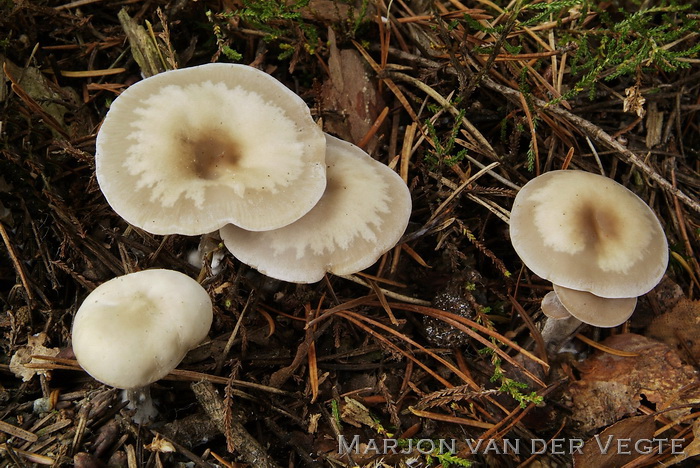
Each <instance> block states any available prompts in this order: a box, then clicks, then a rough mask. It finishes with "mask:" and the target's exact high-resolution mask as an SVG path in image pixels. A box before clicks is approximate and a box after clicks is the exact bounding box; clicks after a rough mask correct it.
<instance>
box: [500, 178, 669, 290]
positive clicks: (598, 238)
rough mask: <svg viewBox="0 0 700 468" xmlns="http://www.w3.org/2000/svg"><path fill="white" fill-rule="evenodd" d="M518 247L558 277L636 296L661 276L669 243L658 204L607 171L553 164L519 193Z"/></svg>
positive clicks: (535, 267)
mask: <svg viewBox="0 0 700 468" xmlns="http://www.w3.org/2000/svg"><path fill="white" fill-rule="evenodd" d="M510 236H511V241H512V242H513V248H514V249H515V251H516V252H517V253H518V255H519V256H520V258H521V259H522V260H523V262H524V263H525V265H527V267H528V268H530V269H531V270H532V271H533V272H535V273H536V274H537V275H539V276H541V277H542V278H545V279H548V280H549V281H551V282H552V283H554V284H558V285H561V286H565V287H567V288H571V289H576V290H579V291H588V292H591V293H593V294H595V295H597V296H601V297H635V296H639V295H642V294H644V293H646V292H648V291H649V290H650V289H651V288H653V287H654V286H656V284H657V283H658V282H659V281H660V280H661V277H662V276H663V274H664V272H665V271H666V266H667V264H668V245H667V242H666V236H664V232H663V229H662V228H661V224H660V223H659V221H658V219H657V218H656V216H655V215H654V213H653V211H651V209H650V208H649V207H648V206H647V205H646V203H644V202H643V201H642V200H641V199H640V198H639V197H637V196H636V195H635V194H634V193H632V192H630V191H629V190H627V189H626V188H625V187H623V186H622V185H620V184H618V183H617V182H615V181H614V180H612V179H609V178H607V177H603V176H599V175H596V174H591V173H588V172H583V171H552V172H548V173H546V174H543V175H541V176H539V177H536V178H534V179H532V180H531V181H530V182H528V183H527V184H526V185H525V186H524V187H523V188H522V189H521V190H520V191H519V192H518V195H517V196H516V197H515V202H514V204H513V210H512V211H511V217H510Z"/></svg>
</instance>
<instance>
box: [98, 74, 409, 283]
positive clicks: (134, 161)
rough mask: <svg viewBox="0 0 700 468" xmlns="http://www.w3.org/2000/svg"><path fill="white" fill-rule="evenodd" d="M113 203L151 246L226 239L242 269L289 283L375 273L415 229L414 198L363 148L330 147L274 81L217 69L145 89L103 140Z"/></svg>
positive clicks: (101, 169)
mask: <svg viewBox="0 0 700 468" xmlns="http://www.w3.org/2000/svg"><path fill="white" fill-rule="evenodd" d="M95 164H96V174H97V180H98V182H99V184H100V189H101V190H102V192H103V193H104V195H105V198H106V199H107V201H108V203H109V204H110V205H111V206H112V208H113V209H114V211H116V212H117V214H119V215H120V216H121V217H122V218H124V219H125V220H126V221H128V222H129V223H131V224H133V225H134V226H137V227H139V228H142V229H144V230H145V231H148V232H150V233H153V234H185V235H198V234H206V233H210V232H214V231H216V230H219V233H220V235H221V237H222V239H223V241H224V244H225V245H226V247H227V248H228V249H229V250H230V251H231V252H232V253H233V255H234V256H235V257H237V258H238V259H239V260H241V261H242V262H244V263H246V264H248V265H250V266H252V267H253V268H256V269H257V270H259V271H260V272H261V273H263V274H265V275H267V276H270V277H273V278H277V279H280V280H284V281H290V282H296V283H314V282H317V281H319V280H321V279H322V278H323V276H324V274H325V273H326V272H332V273H335V274H338V275H344V274H350V273H355V272H357V271H360V270H363V269H365V268H367V267H369V266H370V265H372V264H373V263H374V262H376V260H377V259H378V258H379V257H380V256H381V255H382V254H383V253H384V252H386V251H388V250H389V249H391V248H392V247H393V246H394V245H395V244H396V243H397V242H398V241H399V239H400V237H401V235H402V234H403V232H404V231H405V229H406V226H407V225H408V218H409V215H410V213H411V197H410V193H409V191H408V187H407V186H406V184H405V183H404V181H403V180H402V179H401V177H400V176H399V175H398V174H396V173H395V172H394V171H393V170H391V169H390V168H389V167H387V166H385V165H384V164H381V163H380V162H378V161H376V160H374V159H373V158H372V157H370V156H369V155H368V154H367V153H365V152H364V151H362V150H361V149H360V148H358V147H357V146H354V145H352V144H350V143H347V142H345V141H342V140H339V139H337V138H335V137H332V136H330V135H326V134H324V133H323V131H322V130H321V129H320V128H319V126H318V125H317V124H316V122H314V120H313V119H312V117H311V113H310V111H309V108H308V107H307V106H306V104H305V103H304V101H303V100H302V99H301V98H300V97H299V96H297V95H296V94H294V93H293V92H292V91H290V90H289V89H288V88H287V87H285V86H284V85H283V84H282V83H280V82H278V81H277V80H275V79H274V78H272V77H271V76H270V75H268V74H266V73H264V72H262V71H260V70H258V69H256V68H253V67H249V66H246V65H237V64H225V63H213V64H207V65H201V66H197V67H192V68H185V69H181V70H174V71H169V72H165V73H161V74H159V75H155V76H153V77H151V78H148V79H145V80H143V81H140V82H138V83H136V84H135V85H133V86H131V87H130V88H128V89H127V90H126V91H124V92H123V93H122V94H121V95H120V96H119V98H117V99H116V100H115V101H114V103H113V104H112V106H111V108H110V111H109V112H108V114H107V116H106V117H105V120H104V123H103V124H102V127H101V129H100V132H99V134H98V136H97V153H96V155H95Z"/></svg>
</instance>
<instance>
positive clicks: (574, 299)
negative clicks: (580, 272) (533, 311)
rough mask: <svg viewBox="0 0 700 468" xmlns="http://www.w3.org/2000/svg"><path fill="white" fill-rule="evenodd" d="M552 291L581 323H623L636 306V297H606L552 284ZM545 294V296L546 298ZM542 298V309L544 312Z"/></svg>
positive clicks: (594, 324) (613, 325) (612, 325)
mask: <svg viewBox="0 0 700 468" xmlns="http://www.w3.org/2000/svg"><path fill="white" fill-rule="evenodd" d="M554 293H555V294H556V297H557V298H558V300H559V301H560V303H561V304H562V306H563V307H564V308H565V309H566V310H567V311H568V312H569V313H570V314H571V315H573V316H574V317H576V318H577V319H579V320H580V321H581V322H583V323H587V324H589V325H593V326H596V327H603V328H610V327H616V326H618V325H620V324H621V323H624V322H625V321H626V320H627V319H628V318H630V317H631V316H632V313H633V312H634V308H635V307H636V306H637V298H636V297H620V298H607V297H600V296H596V295H595V294H591V293H589V292H586V291H576V290H575V289H569V288H565V287H563V286H559V285H556V284H555V285H554ZM546 297H547V296H545V298H546ZM544 308H545V306H544V300H543V301H542V311H543V312H544Z"/></svg>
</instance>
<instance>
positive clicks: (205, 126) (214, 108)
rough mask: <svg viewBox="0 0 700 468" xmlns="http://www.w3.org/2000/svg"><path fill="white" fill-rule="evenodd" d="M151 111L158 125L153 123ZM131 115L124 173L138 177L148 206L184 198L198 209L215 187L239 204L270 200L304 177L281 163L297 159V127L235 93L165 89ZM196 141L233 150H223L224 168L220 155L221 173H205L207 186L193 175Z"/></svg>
mask: <svg viewBox="0 0 700 468" xmlns="http://www.w3.org/2000/svg"><path fill="white" fill-rule="evenodd" d="M192 103H197V105H192ZM155 109H157V110H158V114H159V115H161V117H160V118H157V119H154V118H153V114H154V110H155ZM246 110H249V111H246ZM134 113H135V114H136V116H138V119H137V120H135V121H133V122H132V123H131V127H132V129H133V133H132V134H131V136H130V138H129V140H130V142H129V143H130V146H129V150H128V154H129V156H128V158H127V159H126V161H125V162H124V166H125V167H126V168H127V170H128V171H129V173H130V174H132V175H135V176H138V183H137V187H138V188H144V187H149V188H150V192H151V196H150V200H151V201H153V202H159V203H160V204H162V205H163V206H166V207H169V206H173V205H174V204H175V203H176V202H177V201H178V199H180V197H182V196H185V197H187V198H189V199H191V200H192V201H193V202H194V203H195V206H196V207H197V208H198V209H202V208H204V203H205V196H204V195H205V190H206V189H207V188H208V187H217V186H220V185H222V184H224V185H228V186H229V187H231V188H232V189H233V190H234V192H235V193H236V195H238V196H240V197H243V196H245V194H246V189H249V190H263V189H264V190H269V191H271V192H272V193H275V192H276V191H277V188H278V187H279V186H287V185H289V183H290V181H292V180H295V179H296V178H297V177H298V176H299V173H300V171H301V170H302V169H303V165H302V161H301V160H300V159H295V158H289V157H287V155H289V154H297V153H299V152H301V151H303V145H302V143H301V142H300V141H299V140H298V134H299V132H298V129H297V127H296V126H295V125H294V124H293V122H292V121H290V120H289V119H288V118H287V116H286V115H285V114H284V111H283V110H282V109H281V108H280V107H278V106H275V105H273V104H271V103H269V102H267V101H265V100H263V99H262V98H261V97H260V96H259V95H257V94H254V93H251V92H249V91H246V90H243V89H241V87H240V86H238V87H236V88H233V89H230V88H228V87H227V86H226V85H225V84H223V83H212V82H211V81H206V82H204V83H201V84H189V85H187V86H184V87H181V86H174V85H170V86H165V87H164V88H162V89H161V90H160V92H159V93H158V94H155V95H153V96H151V97H149V98H148V99H146V100H145V101H143V103H142V105H141V106H140V107H139V108H137V109H136V110H135V111H134ZM202 138H204V139H209V140H212V139H213V140H217V139H219V140H220V141H221V143H220V144H218V145H216V146H223V144H225V143H229V144H230V145H231V146H232V147H230V148H227V149H226V151H228V152H230V153H231V154H229V155H228V157H229V159H231V161H228V162H227V161H226V156H227V155H226V154H222V155H221V156H222V157H221V159H222V162H221V167H219V168H217V169H216V170H214V168H212V169H210V170H211V171H212V172H214V173H215V177H213V178H206V177H201V176H200V175H199V174H197V173H196V172H195V171H194V170H193V169H192V165H193V159H195V158H196V157H197V156H198V155H197V154H196V153H195V151H196V150H195V149H194V148H193V146H195V145H194V144H193V143H198V141H197V140H198V139H200V140H201V139H202ZM183 144H184V148H183ZM221 151H223V150H221ZM260 154H264V155H265V156H266V157H265V158H261V157H260ZM207 156H208V157H209V158H211V159H215V158H216V157H218V155H216V154H214V155H207ZM211 164H216V163H215V161H212V162H211Z"/></svg>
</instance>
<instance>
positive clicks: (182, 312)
mask: <svg viewBox="0 0 700 468" xmlns="http://www.w3.org/2000/svg"><path fill="white" fill-rule="evenodd" d="M211 322H212V304H211V299H209V295H208V294H207V292H206V291H205V290H204V288H202V286H200V285H199V283H197V282H196V281H195V280H193V279H192V278H190V277H189V276H186V275H183V274H182V273H178V272H176V271H171V270H144V271H140V272H137V273H131V274H128V275H125V276H120V277H118V278H114V279H112V280H109V281H107V282H106V283H103V284H101V285H100V286H98V287H97V288H96V289H95V290H94V291H93V292H91V293H90V294H89V295H88V297H87V298H86V299H85V301H84V302H83V304H82V305H81V306H80V309H78V312H77V313H76V314H75V319H74V320H73V331H72V336H73V351H74V352H75V357H76V358H77V359H78V363H79V364H80V365H81V366H82V367H83V369H85V371H86V372H87V373H88V374H90V375H91V376H92V377H94V378H95V379H96V380H99V381H100V382H102V383H105V384H107V385H111V386H113V387H117V388H137V387H143V386H145V385H148V384H150V383H152V382H155V381H156V380H158V379H161V378H163V377H165V376H166V375H167V374H168V372H170V371H171V370H173V369H174V368H175V367H176V366H177V365H178V364H179V363H180V361H182V358H184V357H185V354H187V352H188V351H189V350H190V349H192V348H194V347H195V346H196V345H197V344H199V343H200V342H201V341H202V340H203V339H204V338H205V337H206V336H207V333H208V332H209V327H211Z"/></svg>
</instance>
